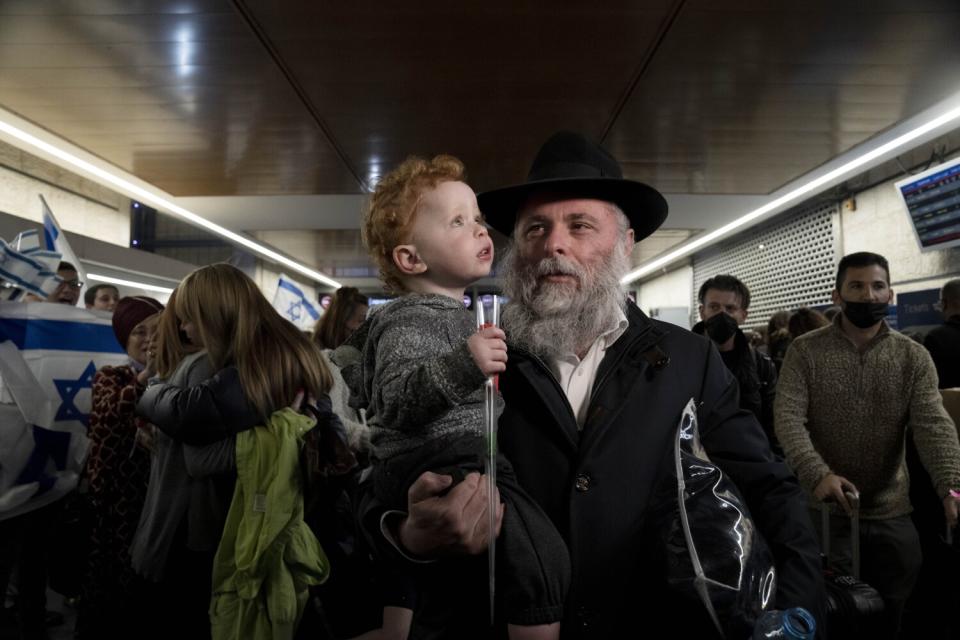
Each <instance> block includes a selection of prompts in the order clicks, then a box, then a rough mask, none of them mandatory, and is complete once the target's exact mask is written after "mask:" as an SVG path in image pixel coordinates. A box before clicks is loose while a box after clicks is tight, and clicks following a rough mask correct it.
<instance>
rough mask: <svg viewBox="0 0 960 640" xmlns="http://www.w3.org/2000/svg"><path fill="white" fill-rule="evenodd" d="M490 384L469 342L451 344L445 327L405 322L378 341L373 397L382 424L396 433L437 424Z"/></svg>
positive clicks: (391, 329) (383, 334)
mask: <svg viewBox="0 0 960 640" xmlns="http://www.w3.org/2000/svg"><path fill="white" fill-rule="evenodd" d="M421 320H422V319H421ZM485 380H486V377H485V376H484V375H483V372H482V371H480V368H479V367H478V366H477V364H476V362H474V360H473V356H472V355H470V350H469V349H468V348H467V343H466V341H465V340H463V341H459V344H455V345H452V346H451V344H450V342H449V339H448V337H447V335H446V330H445V329H444V327H443V326H436V325H430V323H429V322H419V323H414V322H411V321H410V319H403V320H399V321H398V322H395V323H393V324H391V326H389V327H387V328H385V329H384V331H383V332H382V333H381V335H380V338H379V340H378V341H377V348H376V365H375V371H374V376H373V389H372V391H373V397H374V402H375V406H376V407H377V413H378V414H379V416H378V420H379V422H381V423H382V424H389V425H390V427H391V428H392V429H396V430H401V431H402V430H408V429H417V428H419V427H420V426H422V425H424V424H426V423H428V422H431V421H433V420H435V419H436V418H437V416H438V415H440V414H441V413H443V412H444V411H446V410H447V409H450V408H451V407H455V406H458V405H460V404H463V403H464V402H466V400H467V397H468V396H469V395H470V394H471V393H473V392H474V391H476V390H477V389H479V388H480V386H481V385H482V384H483V383H484V381H485Z"/></svg>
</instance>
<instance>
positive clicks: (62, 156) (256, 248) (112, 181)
mask: <svg viewBox="0 0 960 640" xmlns="http://www.w3.org/2000/svg"><path fill="white" fill-rule="evenodd" d="M4 118H6V119H11V120H13V119H16V120H20V118H14V117H12V115H11V114H9V112H6V111H4V110H0V132H3V133H6V134H7V135H9V136H11V137H13V138H15V139H17V140H19V141H21V142H23V143H25V144H27V145H29V146H30V147H32V148H33V149H36V150H39V151H41V152H43V153H44V154H46V155H48V156H53V157H54V158H56V159H58V160H60V161H61V162H62V163H66V164H67V165H70V166H71V167H74V168H76V169H79V170H80V171H82V172H84V173H86V174H88V175H90V176H93V177H94V178H95V179H97V180H98V181H99V182H100V183H101V184H105V185H109V186H111V187H114V188H116V189H119V190H120V191H121V192H123V193H126V194H127V195H129V196H131V197H133V198H135V199H137V200H139V201H140V202H144V203H147V204H149V205H150V206H152V207H153V208H155V209H159V210H161V211H165V212H166V213H170V214H172V215H175V216H177V217H179V218H182V219H183V220H186V221H187V222H189V223H191V224H193V225H196V226H198V227H203V228H204V229H207V230H208V231H210V232H211V233H214V234H216V235H218V236H220V237H221V238H226V239H227V240H229V241H230V242H232V243H234V244H238V245H240V246H242V247H246V248H247V249H249V250H250V251H253V252H254V253H256V254H258V255H260V256H262V257H264V258H266V259H267V260H269V261H271V262H275V263H277V264H280V265H283V266H285V267H289V268H290V269H293V270H294V271H296V272H297V273H300V274H303V275H305V276H306V277H308V278H310V279H311V280H314V281H316V282H319V283H321V284H324V285H326V286H328V287H333V288H335V289H339V288H340V283H339V282H337V281H336V280H334V279H333V278H330V277H329V276H327V275H325V274H323V273H320V272H319V271H317V270H316V269H311V268H310V267H308V266H306V265H304V264H301V263H299V262H297V261H295V260H291V259H290V258H288V257H287V256H284V255H282V254H280V253H278V252H277V251H274V250H273V249H270V248H269V247H267V246H265V245H262V244H260V243H259V242H256V241H254V240H251V239H250V238H248V237H246V236H243V235H241V234H239V233H236V232H234V231H231V230H229V229H227V228H226V227H221V226H220V225H218V224H215V223H213V222H210V221H209V220H207V219H206V218H203V217H201V216H199V215H198V214H196V213H194V212H192V211H189V210H187V209H184V208H183V207H181V206H179V205H177V204H174V203H173V202H172V201H171V200H170V198H171V197H172V196H169V195H167V194H166V193H164V192H162V191H160V190H159V189H156V187H152V185H150V186H151V189H146V188H144V187H142V186H140V185H138V184H135V183H134V182H133V180H130V179H127V178H125V177H122V176H121V175H119V174H120V173H121V172H120V171H119V170H117V169H113V170H107V169H104V168H103V167H99V166H97V165H96V164H93V163H92V162H89V161H87V160H84V159H82V158H80V157H78V156H77V155H74V154H73V153H70V152H69V151H65V150H64V149H61V148H60V147H58V146H56V145H54V144H52V143H50V142H47V141H45V140H42V139H41V138H39V137H37V136H35V135H33V134H31V133H28V132H27V131H24V130H23V129H22V128H20V127H17V126H14V125H13V124H10V123H9V122H6V121H5V120H4ZM49 137H51V138H52V139H55V140H57V138H54V137H53V136H49ZM58 141H59V140H58ZM61 144H62V142H61ZM104 164H106V163H104ZM144 184H146V183H144Z"/></svg>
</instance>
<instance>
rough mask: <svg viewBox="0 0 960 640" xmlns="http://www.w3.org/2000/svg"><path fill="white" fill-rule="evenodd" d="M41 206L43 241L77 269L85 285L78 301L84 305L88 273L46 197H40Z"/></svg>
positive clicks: (78, 275)
mask: <svg viewBox="0 0 960 640" xmlns="http://www.w3.org/2000/svg"><path fill="white" fill-rule="evenodd" d="M40 204H41V205H43V241H44V244H45V245H46V247H47V250H48V251H56V252H57V253H59V254H60V255H61V256H62V259H63V260H64V261H66V262H69V263H70V264H72V265H73V266H74V267H76V269H77V277H78V278H80V282H82V283H84V284H83V289H82V290H81V291H80V297H79V298H78V299H77V304H82V303H83V293H84V291H85V290H86V288H87V284H86V283H87V273H86V271H84V269H83V265H82V264H80V260H79V259H78V258H77V254H75V253H74V252H73V249H71V248H70V243H69V242H67V236H65V235H63V230H61V229H60V224H59V223H58V222H57V218H56V217H55V216H54V215H53V211H51V210H50V207H49V206H48V205H47V201H46V200H45V199H44V197H43V196H42V195H41V196H40Z"/></svg>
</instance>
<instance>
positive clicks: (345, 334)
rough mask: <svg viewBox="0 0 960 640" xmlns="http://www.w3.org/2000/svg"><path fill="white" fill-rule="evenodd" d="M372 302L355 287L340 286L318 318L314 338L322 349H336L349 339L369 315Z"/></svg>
mask: <svg viewBox="0 0 960 640" xmlns="http://www.w3.org/2000/svg"><path fill="white" fill-rule="evenodd" d="M369 310H370V303H369V301H368V300H367V297H366V296H364V295H361V293H360V291H359V290H358V289H356V288H355V287H340V288H339V289H337V293H336V294H334V296H333V300H332V301H331V302H330V306H329V307H328V308H327V310H326V311H325V312H324V314H323V316H322V317H321V318H320V319H319V320H317V326H316V328H315V329H314V330H313V340H314V342H316V343H317V344H319V345H320V348H321V349H336V348H337V347H339V346H340V345H341V344H343V343H344V342H346V341H347V338H349V337H350V334H351V333H353V332H354V331H356V330H357V327H359V326H360V325H361V324H363V321H364V320H365V319H366V317H367V311H369Z"/></svg>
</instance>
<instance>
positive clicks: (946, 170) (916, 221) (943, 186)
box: [896, 158, 960, 251]
mask: <svg viewBox="0 0 960 640" xmlns="http://www.w3.org/2000/svg"><path fill="white" fill-rule="evenodd" d="M896 187H897V191H898V192H899V193H900V195H901V197H902V198H903V202H904V204H905V205H906V207H907V212H908V213H909V214H910V222H911V224H912V226H913V231H914V233H915V234H916V237H917V241H918V242H919V243H920V250H921V251H932V250H934V249H946V248H948V247H956V246H960V158H956V159H954V160H951V161H950V162H947V163H944V164H941V165H937V166H936V167H933V168H932V169H929V170H927V171H924V172H923V173H920V174H917V175H915V176H911V177H910V178H908V179H906V180H901V181H900V182H897V184H896Z"/></svg>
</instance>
